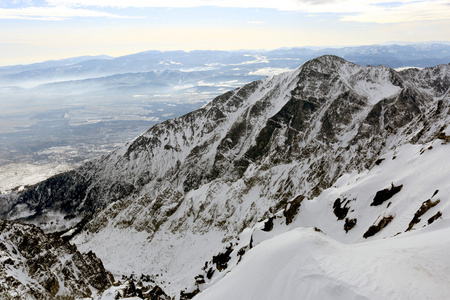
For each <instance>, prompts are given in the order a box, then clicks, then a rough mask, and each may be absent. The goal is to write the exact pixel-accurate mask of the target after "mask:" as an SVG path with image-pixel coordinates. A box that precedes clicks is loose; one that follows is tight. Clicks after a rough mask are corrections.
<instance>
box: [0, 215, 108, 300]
mask: <svg viewBox="0 0 450 300" xmlns="http://www.w3.org/2000/svg"><path fill="white" fill-rule="evenodd" d="M0 265H1V268H0V298H2V299H3V297H4V298H6V299H9V298H8V297H10V298H12V299H57V298H58V297H60V298H63V297H69V296H71V297H77V298H84V297H88V296H92V295H93V294H94V293H97V291H102V290H105V289H107V288H109V287H110V286H111V284H112V281H113V277H112V275H111V274H110V273H109V272H108V271H106V270H105V268H104V267H103V264H102V262H101V260H100V259H99V258H97V256H96V255H95V254H94V253H92V252H89V253H84V254H81V253H80V252H79V251H78V250H77V247H76V246H74V245H70V244H69V243H67V242H64V241H63V239H61V238H59V237H57V236H56V235H46V234H44V233H43V232H42V230H41V229H39V228H37V227H36V226H34V225H22V224H18V223H13V222H10V221H0Z"/></svg>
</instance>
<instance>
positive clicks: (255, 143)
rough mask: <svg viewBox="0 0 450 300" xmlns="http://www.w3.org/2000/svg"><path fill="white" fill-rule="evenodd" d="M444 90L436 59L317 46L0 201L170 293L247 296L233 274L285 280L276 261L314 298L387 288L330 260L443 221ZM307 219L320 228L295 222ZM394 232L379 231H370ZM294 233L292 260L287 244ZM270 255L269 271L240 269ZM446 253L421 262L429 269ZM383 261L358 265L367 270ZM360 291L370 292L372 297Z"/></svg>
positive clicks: (402, 241)
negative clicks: (361, 58)
mask: <svg viewBox="0 0 450 300" xmlns="http://www.w3.org/2000/svg"><path fill="white" fill-rule="evenodd" d="M449 87H450V66H449V65H440V66H436V67H431V68H425V69H421V70H418V69H408V70H405V71H401V72H396V71H394V70H393V69H390V68H388V67H384V66H378V67H372V66H367V67H363V66H360V65H356V64H354V63H351V62H348V61H346V60H344V59H341V58H339V57H336V56H329V55H327V56H322V57H319V58H316V59H313V60H310V61H308V62H306V63H305V64H303V65H302V66H301V67H299V68H298V69H296V70H294V71H292V72H287V73H283V74H281V75H278V76H273V77H267V78H264V79H262V80H260V81H256V82H253V83H250V84H248V85H245V86H243V87H241V88H238V89H235V90H233V91H230V92H228V93H226V94H223V95H221V96H219V97H217V98H215V99H214V100H213V101H211V102H210V103H208V104H207V105H205V106H204V107H203V108H201V109H200V110H197V111H194V112H192V113H190V114H187V115H185V116H182V117H180V118H176V119H173V120H168V121H165V122H163V123H160V124H157V125H155V126H153V127H152V128H151V129H150V130H148V131H147V132H146V133H145V134H143V135H141V136H139V137H138V138H137V139H135V140H134V141H132V142H129V143H128V144H126V145H125V146H123V147H120V148H118V149H116V150H115V151H113V152H111V153H110V154H108V155H105V156H103V157H101V158H98V159H96V160H93V161H91V162H89V163H86V164H84V165H82V166H81V167H79V168H77V169H75V170H73V171H70V172H67V173H62V174H59V175H56V176H54V177H52V178H50V179H48V180H46V181H44V182H41V183H38V184H36V185H34V186H31V187H28V188H26V189H25V190H24V191H22V192H20V193H18V194H16V195H9V197H8V202H6V203H7V204H6V205H3V206H2V212H1V213H2V214H3V216H4V217H5V218H7V219H12V220H16V221H21V222H28V223H33V224H36V225H38V226H39V227H41V228H42V229H43V230H44V231H46V232H54V231H60V230H68V231H67V233H66V234H65V236H66V237H67V238H71V242H73V243H75V244H76V245H77V247H78V249H80V251H85V252H87V251H91V250H92V251H94V252H95V253H96V254H97V255H98V256H99V257H100V258H101V259H102V261H103V263H104V264H105V267H106V269H108V270H109V271H111V272H112V273H113V274H115V275H130V274H137V275H139V274H151V275H155V274H159V275H160V276H159V282H158V284H159V285H160V286H161V287H162V288H163V289H164V290H165V291H166V292H167V293H168V294H171V295H178V293H179V291H180V290H182V289H184V288H185V287H188V286H189V289H187V290H186V291H184V292H182V298H190V297H192V296H194V295H195V294H196V293H198V292H200V291H202V290H204V289H205V288H206V287H210V288H209V289H207V290H206V291H205V292H204V294H203V293H200V295H199V297H200V299H202V297H205V298H203V299H229V297H228V296H223V294H221V293H223V291H224V290H227V289H228V290H229V289H230V285H232V286H236V292H237V294H236V295H240V296H239V297H241V298H242V299H244V298H246V297H245V295H248V297H247V299H248V298H250V299H261V298H258V295H264V294H263V292H262V291H263V290H264V289H262V290H261V293H262V294H258V293H256V292H255V290H254V289H252V288H249V289H248V290H247V291H244V290H245V289H246V288H245V286H244V285H243V284H244V283H245V280H243V277H242V276H243V275H242V274H244V273H246V272H253V273H251V274H255V276H256V274H258V273H260V272H262V273H261V274H265V275H264V276H266V277H264V276H263V275H260V276H257V278H256V279H255V281H251V282H250V281H249V282H250V283H252V284H255V285H258V284H260V282H263V281H259V280H266V281H267V280H268V281H270V280H272V279H273V280H275V279H276V280H278V279H280V280H284V279H285V280H287V283H285V284H287V285H288V286H290V284H289V283H290V282H291V281H289V279H288V278H287V277H283V276H285V275H281V274H279V273H280V272H282V270H286V272H287V274H292V275H293V276H294V275H295V278H299V280H303V281H302V282H305V285H301V287H307V286H312V289H311V290H308V292H307V293H309V294H306V295H310V296H305V297H306V298H308V297H309V298H310V299H313V298H315V296H323V294H320V293H321V291H322V290H324V289H323V287H327V288H328V290H327V289H325V290H326V291H330V293H329V294H327V295H328V296H330V295H333V292H339V293H341V294H342V295H343V296H342V297H346V296H349V297H353V298H355V297H359V296H361V297H363V298H364V297H368V298H369V299H371V298H374V297H375V296H376V295H381V296H383V297H390V296H396V295H397V294H396V293H399V294H398V295H400V296H401V295H403V294H401V293H403V292H402V291H406V290H407V288H406V286H405V288H402V289H401V290H399V291H398V292H395V293H394V292H392V293H390V292H389V291H391V290H389V289H388V288H387V286H386V284H388V283H389V280H388V279H386V282H384V283H383V282H382V283H379V284H378V283H377V284H374V285H371V283H370V282H365V283H362V282H359V281H358V278H360V276H356V277H358V278H354V277H355V274H357V273H358V272H360V270H361V269H362V268H363V266H364V265H363V264H360V263H358V260H355V261H353V262H352V264H351V265H349V266H350V267H349V268H348V269H347V270H348V271H346V272H344V271H342V272H340V271H339V270H340V269H339V268H338V267H339V265H340V266H341V267H346V263H347V262H348V261H349V260H351V258H352V257H353V255H355V256H357V255H359V254H361V253H365V252H366V249H368V248H370V247H371V246H370V245H371V244H368V243H361V242H365V241H370V243H373V245H374V247H375V248H377V249H378V250H374V251H373V252H371V255H372V256H371V257H370V258H369V260H371V262H372V263H373V264H375V263H376V262H377V259H378V258H379V259H380V260H381V261H390V260H393V259H395V258H396V256H395V255H388V254H385V255H384V256H383V255H382V254H384V253H385V252H384V250H386V251H394V250H395V249H396V250H395V251H398V252H402V251H403V250H404V249H406V250H405V251H406V253H408V255H411V256H410V257H414V255H415V253H416V252H417V251H419V250H420V249H422V248H421V246H420V245H423V244H421V243H418V244H417V247H416V248H414V247H412V248H411V247H410V246H408V245H411V244H413V243H414V242H415V241H416V240H417V239H421V235H420V234H419V231H418V230H417V231H418V233H417V234H415V232H414V233H413V229H419V228H421V226H423V225H427V224H428V220H432V221H429V223H433V222H436V223H434V224H432V225H431V226H429V228H435V226H443V225H442V224H446V223H447V222H446V221H445V220H446V219H445V218H446V215H445V213H446V211H447V204H448V203H447V202H448V201H446V199H447V198H448V197H447V196H448V195H447V191H446V181H445V178H448V176H447V175H448V174H447V173H446V172H447V170H449V169H450V168H446V165H445V164H444V161H445V158H446V153H447V152H448V151H447V148H446V147H447V146H446V145H443V143H442V139H443V140H448V139H450V138H449V136H450V132H448V129H447V127H446V126H447V124H448V121H449V118H450V115H449V105H450V97H449V94H448V90H449ZM437 138H440V139H437ZM440 162H442V163H440ZM449 167H450V166H449ZM434 168H437V170H435V169H434ZM417 170H420V172H421V173H416V171H417ZM418 174H419V175H420V176H418ZM446 176H447V177H446ZM426 180H428V181H429V182H427V181H426ZM436 191H438V192H437V193H436ZM427 199H429V200H427ZM437 200H439V202H437ZM427 201H428V202H427ZM436 202H437V203H436ZM438 211H439V212H440V214H438ZM442 218H444V221H443V220H442ZM261 220H264V221H263V222H261V223H258V222H259V221H261ZM413 220H414V222H413ZM410 222H413V224H412V225H410ZM436 224H441V225H436ZM311 226H312V227H316V228H317V230H320V231H321V232H322V233H317V232H315V231H313V230H309V229H296V228H303V227H311ZM410 226H411V227H410ZM407 229H409V230H407ZM427 229H428V227H426V228H425V229H422V230H420V232H426V230H427ZM442 229H443V230H444V231H445V226H444V227H443V228H442ZM406 230H407V231H408V232H407V233H402V234H400V235H399V236H398V237H395V238H393V239H392V243H389V242H385V240H380V238H391V237H392V236H394V235H396V234H397V233H399V232H405V231H406ZM432 231H433V230H432ZM241 232H243V233H242V235H241V236H239V234H240V233H241ZM433 232H434V231H433ZM424 234H425V233H424ZM439 234H440V231H438V230H435V233H433V234H431V233H430V234H429V235H428V233H427V239H425V241H428V239H429V241H430V243H431V242H433V243H434V242H435V241H439V243H437V244H436V245H437V246H436V247H437V249H435V250H430V252H425V253H430V255H431V254H433V255H436V254H439V255H440V254H442V255H444V253H442V251H441V250H442V247H444V246H445V245H448V239H439V237H437V236H438V235H439ZM283 241H285V242H283ZM372 241H373V242H372ZM303 244H304V245H305V249H304V253H305V255H306V256H305V257H303V258H300V257H299V255H298V253H297V252H295V251H294V250H293V249H296V248H297V247H299V246H300V245H303ZM322 245H323V247H324V249H323V250H320V251H319V250H317V249H318V248H320V247H321V246H322ZM346 245H352V246H348V247H347V246H346ZM353 245H354V246H353ZM264 247H266V248H264ZM222 249H223V251H222ZM347 249H348V252H349V253H347V254H346V255H347V256H343V257H342V259H341V258H340V256H339V257H337V258H336V262H335V264H333V263H334V262H333V261H326V259H329V260H332V258H333V256H330V257H327V255H326V253H328V252H330V251H331V252H332V253H334V252H340V251H342V252H345V251H347ZM393 249H394V250H393ZM221 251H222V252H221ZM321 251H324V252H321ZM377 251H378V252H377ZM408 251H410V252H408ZM246 252H248V253H247V254H246ZM316 252H318V254H317V256H314V255H315V254H314V253H316ZM302 253H303V252H302ZM308 255H309V256H308ZM333 255H336V254H333ZM424 255H425V254H424ZM271 257H274V258H276V259H274V261H273V264H266V266H267V268H268V269H258V270H256V271H255V269H252V268H254V266H255V264H256V265H258V264H261V263H263V262H264V261H266V260H269V261H270V260H271ZM282 257H284V260H282V261H280V260H278V258H280V259H281V258H282ZM289 257H292V261H293V263H292V266H295V265H297V266H302V265H304V264H305V261H304V260H306V262H309V263H311V265H307V266H308V267H307V268H305V270H304V271H302V270H300V271H298V272H296V273H295V272H294V271H293V269H289V268H288V269H286V268H287V267H286V268H284V267H283V262H284V263H285V264H288V262H289V260H286V259H287V258H289ZM297 257H298V259H296V258H297ZM423 257H424V256H418V259H420V258H423ZM443 257H444V258H445V257H446V256H445V255H444V256H443ZM340 259H341V260H340ZM359 259H362V258H361V256H359ZM240 260H242V264H239V265H237V266H236V264H237V263H238V262H239V261H240ZM205 261H206V264H205ZM449 261H450V260H448V259H446V258H445V259H444V264H443V265H442V268H433V269H432V270H434V271H436V272H437V274H443V272H444V271H443V270H445V268H444V267H448V266H449V263H448V262H449ZM278 262H280V263H278ZM432 262H433V261H430V264H431V263H432ZM322 263H323V264H322ZM368 263H369V262H368ZM397 264H400V263H399V262H397ZM288 265H289V264H288ZM352 266H353V267H352ZM394 266H395V264H394ZM328 267H329V268H328ZM202 268H203V269H202ZM352 268H353V269H352ZM393 268H394V267H393ZM417 268H424V269H425V270H427V265H419V266H418V267H417ZM443 268H444V269H443ZM394 269H395V268H394ZM412 269H414V266H412V267H411V268H406V267H405V268H404V269H402V271H404V272H410V271H411V270H412ZM317 270H324V271H323V273H318V272H319V271H317ZM390 270H391V269H389V267H386V268H385V269H379V270H374V271H373V272H370V270H367V272H368V273H370V274H372V276H378V277H380V276H382V275H383V274H384V272H388V271H390ZM272 271H273V274H276V275H272V274H271V273H270V272H272ZM309 271H311V273H308V272H309ZM338 271H339V272H338ZM227 272H229V275H227V276H225V277H223V275H224V274H225V273H227ZM266 272H269V273H266ZM292 272H294V273H292ZM302 272H303V273H302ZM352 272H353V273H352ZM283 274H284V273H283ZM311 274H316V275H317V276H315V275H311ZM420 274H422V273H420ZM422 275H423V274H422ZM422 275H421V276H422ZM286 276H288V275H286ZM352 276H353V277H352ZM392 276H394V275H392ZM222 277H223V279H222ZM288 277H289V276H288ZM378 277H376V278H375V277H374V280H375V279H377V278H378ZM193 278H196V283H193V282H192V280H193ZM293 278H294V277H293ZM233 280H234V281H233ZM377 280H378V279H377ZM443 280H445V279H443ZM236 281H240V282H241V284H242V285H241V284H237V283H236ZM233 282H234V283H233ZM274 282H277V283H280V285H278V284H277V286H280V287H282V286H283V285H282V283H281V282H278V281H274ZM337 283H342V285H343V286H344V287H342V285H340V284H337ZM266 286H267V288H269V287H270V285H266ZM371 288H374V289H377V288H378V289H380V291H379V293H378V292H377V293H373V294H370V293H368V292H367V291H368V290H370V289H371ZM280 289H281V288H280ZM221 291H222V292H221ZM252 291H253V292H252ZM277 291H279V290H277ZM296 291H297V290H296ZM296 291H291V292H292V293H294V292H296ZM444 292H447V290H445V289H440V290H439V291H436V295H441V294H439V293H444ZM249 293H250V294H249ZM252 293H253V294H252ZM286 293H290V290H289V289H286ZM408 293H409V292H408ZM208 295H211V296H208ZM221 295H222V296H221ZM243 295H244V296H243ZM267 295H269V293H268V294H267ZM282 295H286V299H289V298H290V297H291V295H294V294H282ZM404 295H414V294H413V293H412V292H411V294H404ZM208 297H210V298H208ZM239 297H237V299H238V298H239ZM263 298H264V297H263ZM269 298H270V297H269ZM269 298H265V299H269ZM282 298H283V297H282ZM316 298H317V297H316ZM319 298H320V297H319ZM325 298H326V297H325ZM405 298H408V297H405Z"/></svg>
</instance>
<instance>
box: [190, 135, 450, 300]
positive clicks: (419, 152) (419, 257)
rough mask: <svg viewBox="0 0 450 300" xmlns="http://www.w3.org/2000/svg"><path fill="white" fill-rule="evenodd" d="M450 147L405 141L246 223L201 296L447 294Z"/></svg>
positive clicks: (208, 271) (208, 275)
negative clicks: (312, 194) (360, 168)
mask: <svg viewBox="0 0 450 300" xmlns="http://www.w3.org/2000/svg"><path fill="white" fill-rule="evenodd" d="M449 147H450V145H448V144H447V143H446V142H445V140H442V139H436V140H434V141H432V142H429V143H427V144H424V145H411V144H405V145H403V146H400V147H398V148H396V149H395V150H393V151H390V152H388V153H386V154H385V155H383V156H382V157H381V158H380V160H379V164H377V165H374V166H373V167H372V168H371V169H370V170H366V171H364V172H360V173H358V172H356V171H355V172H352V173H350V174H344V175H343V176H342V177H340V178H339V179H338V180H337V181H336V182H335V183H334V184H333V186H332V187H330V188H328V189H326V190H325V191H324V192H323V193H321V195H320V196H318V197H316V198H313V199H306V198H302V199H301V203H300V204H299V205H296V209H295V214H293V213H292V209H291V214H287V213H286V212H287V211H289V210H290V208H289V207H288V208H286V210H284V211H280V212H278V213H276V214H275V215H273V216H271V218H270V219H266V220H264V221H262V222H260V223H258V224H257V225H256V226H255V227H253V228H252V229H247V230H246V231H245V232H244V233H242V234H241V236H240V239H239V241H238V243H237V244H232V245H231V248H232V251H229V253H228V256H227V262H226V268H223V261H222V268H217V266H218V265H217V257H218V256H216V259H215V261H214V259H213V260H211V261H210V262H208V264H207V267H206V268H204V270H205V273H204V274H201V278H202V279H203V281H204V282H203V283H201V284H198V282H197V285H196V286H193V287H192V288H191V291H193V290H195V289H197V288H199V290H203V289H204V291H203V292H202V293H200V295H199V296H198V297H196V298H195V299H197V298H198V299H274V298H277V299H299V297H300V298H301V299H380V298H382V299H446V298H447V297H448V295H449V294H450V284H449V283H450V282H449V279H448V276H447V273H448V270H449V269H450V254H449V253H448V251H447V249H448V247H449V246H450V238H449V237H450V218H449V215H450V202H449V199H450V182H449V181H448V178H450V161H449V159H448V157H449V154H448V153H449V152H448V151H449ZM392 186H395V187H400V186H401V188H399V189H398V191H397V192H396V193H385V194H384V197H383V198H380V191H383V190H385V189H387V190H392ZM377 194H378V196H377ZM375 199H383V200H384V201H383V202H382V203H380V202H381V200H377V201H375ZM378 203H380V204H378ZM292 206H295V203H293V204H291V207H292ZM288 215H289V217H288V218H287V217H286V216H288ZM380 224H382V225H380ZM350 225H351V226H350ZM229 247H230V246H229ZM231 248H229V249H230V250H231ZM223 253H226V251H224V252H223ZM219 269H220V271H219ZM299 295H300V296H299Z"/></svg>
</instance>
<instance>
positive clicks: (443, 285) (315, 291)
mask: <svg viewBox="0 0 450 300" xmlns="http://www.w3.org/2000/svg"><path fill="white" fill-rule="evenodd" d="M448 225H449V223H448V222H446V227H445V228H444V229H440V230H433V231H430V232H421V234H416V235H411V234H409V235H405V236H401V237H397V238H391V239H387V240H374V241H371V242H366V243H359V244H342V243H340V242H337V241H336V240H333V239H332V238H330V237H328V236H326V235H324V234H322V233H320V232H316V231H314V230H313V229H312V228H308V229H307V228H297V229H293V230H291V231H288V232H286V233H283V234H280V235H277V236H276V237H274V238H272V239H269V240H267V241H264V242H262V243H261V244H259V245H258V246H257V247H255V248H254V249H252V250H251V251H250V252H249V253H248V254H246V255H245V257H244V258H243V260H242V262H241V263H240V264H239V265H238V266H237V267H236V268H235V269H234V270H233V271H232V272H231V273H228V274H227V275H226V276H225V277H224V278H223V279H222V280H221V281H219V282H218V283H217V284H216V285H214V286H212V287H211V288H209V289H207V290H205V291H204V292H202V293H201V294H199V295H198V296H197V297H195V298H194V299H198V300H206V299H214V300H220V299H235V300H239V299H243V300H244V299H245V300H251V299H255V300H256V299H258V300H263V299H285V300H294V299H323V300H327V299H330V300H331V299H333V300H336V299H447V297H448V295H449V294H450V280H449V278H448V276H447V275H448V269H449V267H450V254H449V253H448V251H447V249H448V247H450V235H449V233H450V230H449V227H448Z"/></svg>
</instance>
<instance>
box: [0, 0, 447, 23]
mask: <svg viewBox="0 0 450 300" xmlns="http://www.w3.org/2000/svg"><path fill="white" fill-rule="evenodd" d="M27 2H28V3H29V1H22V3H23V4H24V5H25V3H27ZM41 3H42V2H41ZM45 3H46V5H45V6H43V7H36V6H37V5H36V4H35V6H34V7H26V6H24V7H22V8H19V9H18V8H16V9H12V8H8V9H2V10H0V18H3V19H13V18H25V19H28V18H32V19H36V18H39V19H67V18H73V17H107V18H119V17H124V16H119V15H113V14H110V13H106V12H103V11H102V9H105V8H131V7H134V8H162V7H168V8H188V7H205V6H209V7H234V8H268V9H277V10H282V11H297V12H303V13H309V14H321V13H333V14H338V15H339V16H340V20H341V21H347V22H363V23H367V22H371V23H380V24H385V23H403V22H414V21H423V20H441V19H450V5H449V3H448V0H397V1H393V0H246V1H242V0H189V1H187V0H165V1H161V0H127V1H124V0H110V1H105V0H47V1H46V2H45Z"/></svg>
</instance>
